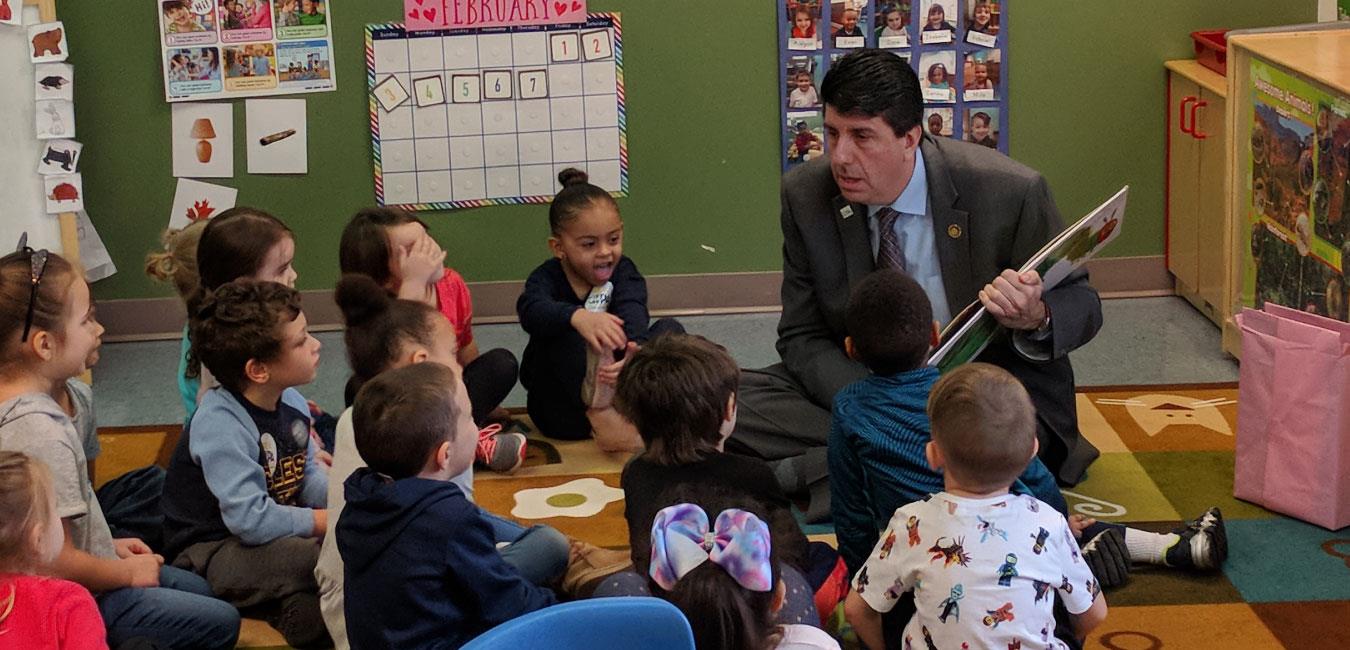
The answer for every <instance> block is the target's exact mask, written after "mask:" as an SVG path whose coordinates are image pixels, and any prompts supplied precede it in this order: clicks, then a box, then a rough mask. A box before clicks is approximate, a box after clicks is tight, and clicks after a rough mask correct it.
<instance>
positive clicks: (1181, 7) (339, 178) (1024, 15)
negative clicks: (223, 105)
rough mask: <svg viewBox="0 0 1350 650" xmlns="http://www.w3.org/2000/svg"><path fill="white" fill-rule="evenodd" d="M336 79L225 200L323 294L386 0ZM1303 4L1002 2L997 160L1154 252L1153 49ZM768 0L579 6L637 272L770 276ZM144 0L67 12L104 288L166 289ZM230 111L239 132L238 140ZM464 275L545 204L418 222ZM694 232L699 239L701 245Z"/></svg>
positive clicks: (358, 185) (164, 180) (351, 183)
mask: <svg viewBox="0 0 1350 650" xmlns="http://www.w3.org/2000/svg"><path fill="white" fill-rule="evenodd" d="M334 4H335V6H334V19H335V21H336V23H337V31H336V33H335V41H336V47H337V50H338V54H337V57H336V59H337V62H336V64H337V71H338V85H339V88H340V90H339V91H337V92H333V93H318V94H313V95H307V96H306V97H307V98H308V100H309V102H308V104H309V140H310V142H309V147H310V150H309V158H310V173H309V174H308V175H306V176H300V177H287V176H252V175H248V174H246V173H244V170H245V169H246V164H247V159H246V154H245V152H244V147H243V138H242V137H239V136H236V138H235V141H236V147H235V169H236V177H235V178H234V179H224V180H222V181H221V182H222V183H223V184H227V185H231V186H234V187H237V188H239V201H240V203H241V204H248V205H257V206H260V207H264V208H266V209H268V210H270V211H272V212H274V213H275V214H277V215H278V216H280V217H281V218H282V219H284V220H285V221H286V222H287V223H288V224H289V225H290V226H291V227H292V228H293V229H294V230H295V231H296V232H297V233H298V240H299V241H298V249H299V253H298V255H297V259H296V268H297V270H298V271H299V273H300V281H299V286H300V288H302V289H322V288H327V287H330V286H332V283H333V282H334V280H335V279H336V275H337V241H338V237H339V234H340V233H341V230H342V226H343V224H344V223H345V221H346V219H347V217H348V216H350V214H351V213H352V212H353V211H354V210H355V209H356V208H357V207H359V206H363V205H368V204H371V203H372V202H373V201H374V194H373V182H372V179H371V161H370V136H369V128H368V118H367V113H366V110H367V100H366V82H365V61H364V32H363V25H364V24H366V23H370V22H383V21H388V20H397V18H398V16H399V13H400V9H401V7H402V3H401V2H399V0H379V2H370V1H367V0H335V1H334ZM1315 5H1316V3H1315V0H1298V1H1296V2H1295V1H1290V2H1277V3H1272V2H1269V0H1231V1H1226V2H1224V1H1220V0H1208V1H1205V2H1200V1H1196V0H1192V1H1189V2H1170V1H1166V0H1146V1H1142V2H1123V3H1099V2H1093V3H1085V2H1080V1H1074V0H1016V4H1015V5H1013V6H1012V11H1011V12H1010V14H1011V23H1010V25H1009V32H1010V34H1012V42H1011V48H1012V49H1011V52H1010V53H1009V58H1010V63H1011V65H1012V73H1011V74H1012V77H1011V78H1012V82H1013V90H1012V92H1011V103H1012V106H1011V111H1012V113H1011V116H1012V124H1011V127H1010V129H1011V133H1010V137H1011V138H1012V139H1011V152H1012V154H1013V156H1014V157H1015V158H1018V159H1020V160H1022V161H1024V162H1026V163H1027V164H1029V165H1031V166H1033V167H1035V168H1037V169H1039V170H1041V171H1042V172H1043V173H1045V175H1046V176H1047V177H1048V178H1049V180H1050V183H1051V186H1052V187H1053V188H1054V190H1055V193H1056V195H1057V198H1058V200H1059V204H1060V208H1061V209H1062V211H1063V212H1064V213H1065V215H1066V216H1067V217H1068V218H1072V217H1073V216H1075V215H1077V214H1080V213H1082V212H1083V211H1085V210H1087V209H1089V208H1091V207H1092V206H1093V205H1095V204H1096V203H1097V202H1098V201H1100V200H1101V199H1103V198H1105V197H1106V196H1108V195H1109V194H1110V193H1111V192H1112V191H1113V190H1115V189H1116V188H1117V187H1118V186H1119V185H1121V184H1124V183H1129V184H1130V185H1131V186H1132V188H1133V192H1132V196H1131V208H1130V218H1131V221H1130V223H1129V224H1128V225H1127V227H1126V230H1125V232H1124V233H1123V234H1122V235H1121V237H1120V239H1119V240H1118V242H1117V243H1116V244H1115V245H1114V246H1113V249H1112V250H1111V254H1113V255H1149V254H1159V253H1161V252H1162V246H1163V244H1162V241H1163V240H1162V231H1163V217H1162V213H1163V195H1162V192H1163V177H1164V174H1163V136H1164V132H1165V122H1164V92H1163V89H1164V75H1163V68H1162V65H1161V64H1162V61H1164V60H1166V59H1169V58H1180V57H1185V56H1188V55H1189V49H1190V42H1189V39H1188V36H1187V35H1188V33H1189V32H1190V31H1191V30H1195V29H1204V28H1211V27H1215V26H1226V27H1248V26H1258V25H1274V24H1288V23H1296V22H1310V21H1311V20H1313V18H1314V15H1315V9H1316V6H1315ZM778 6H779V5H778V3H773V2H768V1H766V0H754V1H753V2H752V1H750V0H686V1H685V2H682V3H679V4H678V9H676V8H675V7H676V5H671V4H670V3H665V2H652V1H651V0H591V2H590V7H591V9H592V10H593V11H600V10H606V11H610V10H612V11H620V12H622V13H623V28H624V37H625V38H624V41H625V46H626V47H625V50H624V67H625V79H626V83H627V92H628V125H629V130H628V138H629V154H630V163H631V176H630V193H631V196H630V197H629V198H627V199H624V200H622V201H621V210H622V212H623V215H624V221H625V223H626V225H627V231H628V236H627V247H626V252H627V253H628V254H630V255H632V256H633V257H634V258H635V259H637V260H638V261H639V262H640V264H641V266H642V268H643V271H644V272H645V273H647V274H650V275H656V274H673V273H703V272H728V271H767V270H776V269H778V268H779V243H780V238H779V234H778V225H777V212H778V109H777V101H778V94H777V88H778V61H777V54H776V42H777V41H776V35H775V28H774V26H773V25H774V21H775V20H776V13H775V12H776V11H777V7H778ZM154 12H155V9H154V3H150V2H137V3H132V4H130V5H128V4H127V3H115V2H68V3H66V4H65V5H63V12H62V18H63V20H64V21H65V23H66V25H67V27H68V29H69V33H70V41H71V50H72V52H73V54H72V61H73V62H74V63H75V65H76V67H77V69H78V72H79V81H78V83H77V88H76V105H77V106H78V111H77V120H78V124H79V134H80V139H81V140H82V141H83V142H84V143H85V145H86V148H85V155H84V158H83V160H82V162H81V165H82V167H83V170H82V171H83V172H84V175H85V191H86V195H87V196H88V205H89V210H90V213H91V215H92V216H93V219H94V221H95V224H96V225H97V227H98V229H99V232H100V234H101V235H102V236H103V238H104V240H105V242H106V243H107V245H108V248H109V250H110V251H111V252H112V255H113V258H114V260H115V261H116V262H117V265H118V267H119V268H120V269H121V272H120V273H118V274H117V275H115V276H113V277H111V278H109V279H107V280H104V281H102V282H99V283H98V284H97V285H96V287H95V293H96V295H97V297H99V298H100V299H105V300H106V299H116V298H142V297H149V296H161V295H170V294H171V290H170V289H169V288H167V287H162V286H157V285H155V284H153V283H151V282H150V281H149V280H148V279H146V278H145V276H144V275H143V274H142V273H141V272H140V266H141V264H140V261H141V259H142V258H143V256H144V255H145V253H146V252H147V251H148V250H150V249H151V248H152V247H154V246H155V244H156V242H157V238H158V235H159V232H160V230H161V229H162V228H163V226H164V224H165V222H166V221H167V218H168V211H169V207H170V205H171V203H172V200H173V191H174V184H175V181H174V179H173V177H172V168H171V161H170V154H169V148H170V134H169V105H168V104H166V103H165V102H164V100H163V82H162V81H161V76H160V69H159V64H158V58H159V48H158V46H157V41H156V38H157V32H156V26H157V23H156V16H155V13H154ZM243 118H244V115H243V102H242V101H236V107H235V128H236V131H237V133H238V132H242V129H243V126H244V122H243ZM425 216H426V217H427V219H428V221H429V222H430V223H431V225H432V234H433V235H434V236H435V237H436V238H437V239H438V240H439V241H440V242H441V243H442V245H443V246H445V247H446V249H447V250H449V252H450V257H449V263H450V264H452V265H453V266H455V267H456V268H457V269H459V270H460V272H461V273H463V274H464V275H465V277H466V278H468V279H469V280H471V281H487V280H512V279H520V278H523V277H525V275H526V274H528V273H529V271H530V269H531V268H533V267H534V266H535V265H536V264H537V263H538V262H539V261H541V260H542V259H543V258H544V257H545V255H546V249H545V244H544V238H545V236H546V226H545V209H544V208H543V207H541V206H521V207H492V208H483V209H476V210H464V211H458V212H454V213H439V214H428V215H425ZM705 244H706V245H708V246H710V247H713V248H715V249H716V251H717V252H715V253H713V252H709V251H707V250H705V249H704V248H702V245H705Z"/></svg>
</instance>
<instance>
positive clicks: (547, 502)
mask: <svg viewBox="0 0 1350 650" xmlns="http://www.w3.org/2000/svg"><path fill="white" fill-rule="evenodd" d="M515 498H516V505H515V507H513V508H511V516H512V517H519V518H521V519H547V518H549V517H578V518H583V517H594V516H595V515H597V514H600V511H601V510H604V509H605V506H607V505H609V504H610V503H613V502H615V501H618V500H620V499H623V490H620V489H618V488H613V487H610V486H608V485H605V482H604V481H601V480H600V479H598V478H579V479H576V480H574V481H568V482H566V483H563V484H562V485H558V486H554V487H548V488H531V489H528V490H521V491H519V492H517V493H516V494H515Z"/></svg>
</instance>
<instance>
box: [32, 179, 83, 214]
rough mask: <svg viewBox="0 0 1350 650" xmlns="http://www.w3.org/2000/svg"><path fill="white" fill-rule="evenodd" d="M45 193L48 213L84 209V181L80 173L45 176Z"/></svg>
mask: <svg viewBox="0 0 1350 650" xmlns="http://www.w3.org/2000/svg"><path fill="white" fill-rule="evenodd" d="M42 189H43V194H44V195H45V196H46V197H47V214H60V213H62V212H79V211H80V210H83V209H84V183H83V181H81V179H80V175H79V174H65V175H62V176H45V177H43V179H42Z"/></svg>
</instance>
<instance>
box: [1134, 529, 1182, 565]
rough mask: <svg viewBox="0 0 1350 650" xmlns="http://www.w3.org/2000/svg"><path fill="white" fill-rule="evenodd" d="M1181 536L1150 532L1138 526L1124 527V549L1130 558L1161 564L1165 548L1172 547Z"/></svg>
mask: <svg viewBox="0 0 1350 650" xmlns="http://www.w3.org/2000/svg"><path fill="white" fill-rule="evenodd" d="M1180 539H1181V537H1180V536H1179V535H1177V534H1176V533H1150V532H1148V531H1146V530H1139V529H1138V528H1126V529H1125V550H1127V551H1129V553H1130V560H1131V561H1133V562H1143V563H1145V564H1162V563H1163V558H1165V557H1166V556H1167V549H1169V548H1172V545H1173V544H1176V543H1177V541H1178V540H1180Z"/></svg>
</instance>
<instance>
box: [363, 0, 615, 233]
mask: <svg viewBox="0 0 1350 650" xmlns="http://www.w3.org/2000/svg"><path fill="white" fill-rule="evenodd" d="M366 63H367V67H368V75H367V81H368V83H369V88H370V129H371V135H372V140H373V148H374V167H375V196H376V200H377V201H378V202H379V203H380V204H381V205H392V206H398V207H401V208H403V209H406V210H445V209H455V208H472V207H480V206H485V205H513V204H522V203H546V202H548V201H549V200H551V199H552V198H553V195H554V194H556V193H557V190H558V189H559V187H558V183H557V176H558V172H559V171H561V170H563V169H565V168H567V167H575V168H578V169H581V170H584V171H586V172H587V174H588V175H589V176H590V182H591V183H593V184H595V185H597V186H599V187H602V188H604V189H606V190H608V191H610V192H611V193H612V194H614V195H615V196H627V193H628V144H627V119H626V116H625V109H624V82H623V37H622V29H621V26H620V22H619V14H617V13H593V14H590V15H589V16H588V19H587V21H586V22H585V23H584V24H572V25H553V26H543V27H504V28H489V29H480V30H448V31H416V32H409V31H406V30H405V29H404V28H403V26H402V25H400V24H382V25H368V26H367V28H366Z"/></svg>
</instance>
